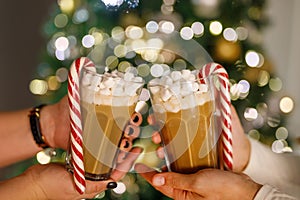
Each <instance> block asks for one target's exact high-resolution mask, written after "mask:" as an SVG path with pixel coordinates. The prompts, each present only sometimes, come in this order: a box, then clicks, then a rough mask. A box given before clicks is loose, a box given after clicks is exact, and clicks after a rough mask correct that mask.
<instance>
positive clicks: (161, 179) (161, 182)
mask: <svg viewBox="0 0 300 200" xmlns="http://www.w3.org/2000/svg"><path fill="white" fill-rule="evenodd" d="M164 184H165V177H163V176H155V177H154V178H153V185H155V186H162V185H164Z"/></svg>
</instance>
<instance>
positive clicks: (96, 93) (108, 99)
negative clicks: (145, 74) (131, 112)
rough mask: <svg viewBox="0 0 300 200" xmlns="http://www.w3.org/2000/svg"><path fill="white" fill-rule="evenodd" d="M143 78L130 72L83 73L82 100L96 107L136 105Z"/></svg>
mask: <svg viewBox="0 0 300 200" xmlns="http://www.w3.org/2000/svg"><path fill="white" fill-rule="evenodd" d="M143 85H144V82H143V78H141V77H139V76H137V75H136V74H135V73H133V72H132V71H130V70H127V71H126V72H125V73H121V72H119V71H117V70H115V71H113V72H111V73H104V74H96V73H95V72H90V71H84V73H83V75H82V80H81V87H82V88H81V94H82V100H83V101H86V102H88V103H93V104H96V105H113V106H129V105H133V104H134V103H136V101H137V99H138V96H139V95H138V94H139V91H140V89H141V88H142V87H143Z"/></svg>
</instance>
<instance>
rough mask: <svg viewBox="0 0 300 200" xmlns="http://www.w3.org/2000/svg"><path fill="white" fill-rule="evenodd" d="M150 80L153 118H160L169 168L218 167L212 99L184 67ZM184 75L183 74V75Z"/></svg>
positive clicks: (190, 169)
mask: <svg viewBox="0 0 300 200" xmlns="http://www.w3.org/2000/svg"><path fill="white" fill-rule="evenodd" d="M176 73H177V75H178V76H179V78H177V79H175V80H174V77H175V75H173V77H172V74H171V76H169V77H170V78H172V79H169V78H168V77H164V78H163V79H160V80H154V81H152V83H150V84H149V85H150V87H149V89H150V92H151V96H152V103H153V106H154V110H155V112H156V117H157V118H158V119H159V120H162V121H163V123H164V124H163V125H162V129H161V134H162V139H163V142H164V145H165V150H166V153H167V159H168V162H169V168H170V170H171V171H174V172H179V173H194V172H197V171H198V170H199V169H203V168H208V167H213V168H217V167H218V158H217V145H216V140H217V139H216V136H215V130H214V129H215V127H214V117H213V112H214V100H213V97H212V93H211V91H209V88H208V86H207V85H201V84H200V83H199V81H198V80H196V76H195V75H194V74H193V73H191V72H188V71H187V70H186V71H184V72H181V74H179V73H178V72H176ZM184 76H185V77H184Z"/></svg>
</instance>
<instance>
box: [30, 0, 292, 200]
mask: <svg viewBox="0 0 300 200" xmlns="http://www.w3.org/2000/svg"><path fill="white" fill-rule="evenodd" d="M265 6H266V1H265V0H185V1H183V0H181V1H180V0H177V1H176V0H152V1H147V0H140V1H139V0H102V1H101V0H60V1H58V4H55V5H54V10H53V13H52V15H51V16H50V19H49V21H48V22H47V23H46V24H45V27H44V33H45V38H46V40H47V41H48V42H47V48H46V50H45V52H44V54H43V55H42V57H41V60H42V62H41V63H40V65H39V66H38V69H37V76H38V77H37V79H35V80H32V81H31V83H30V88H31V91H32V93H34V94H37V95H38V96H39V98H40V101H44V102H47V103H50V102H54V101H57V100H58V99H60V98H61V97H62V96H64V95H65V94H66V92H67V81H66V80H67V74H68V68H69V66H70V65H71V63H72V62H73V60H74V59H76V58H78V57H81V56H87V55H88V54H89V53H90V52H91V51H92V50H93V49H95V48H97V45H101V44H102V43H101V41H103V40H104V39H107V38H108V37H112V38H113V37H114V35H115V34H116V33H119V34H120V33H123V34H126V32H128V31H130V29H132V28H136V29H137V30H140V29H141V28H144V27H147V26H149V27H152V29H151V30H156V29H157V30H156V31H159V30H161V29H162V27H164V26H165V27H168V28H167V29H166V30H169V31H171V32H173V31H177V32H179V34H180V36H181V37H182V38H183V39H184V40H195V41H197V42H198V43H199V44H201V45H202V46H203V47H204V49H206V51H207V52H208V53H209V54H210V56H211V57H212V58H213V60H214V61H215V62H217V63H220V64H222V65H223V66H224V67H225V68H226V70H227V71H228V73H229V76H230V81H231V84H232V85H231V95H232V103H233V104H234V105H235V107H236V108H237V111H238V113H239V116H240V119H241V120H242V122H243V125H244V127H245V131H246V133H247V134H249V135H250V136H252V137H255V138H256V139H258V140H261V141H262V142H264V143H266V144H269V145H273V147H274V148H273V150H274V151H276V152H282V151H289V150H291V149H290V148H289V146H288V143H287V140H288V138H287V133H288V131H287V129H286V128H285V127H284V126H285V118H286V115H287V114H288V113H289V112H290V111H291V110H289V108H288V106H286V102H288V101H290V100H291V99H290V98H289V97H280V94H281V93H279V92H280V90H281V88H282V85H281V84H282V83H281V80H280V79H279V78H278V77H276V74H275V72H274V69H273V68H272V64H271V62H270V61H269V60H268V57H267V56H266V55H264V48H263V46H262V30H263V28H264V27H265V26H267V24H268V19H267V16H266V15H265V13H264V9H265ZM114 42H115V44H113V45H112V46H113V47H112V49H113V50H115V48H116V47H117V44H116V43H118V40H117V39H116V38H115V41H114ZM112 52H114V51H112ZM110 56H113V57H110V59H113V61H115V62H112V60H111V61H110V63H115V64H114V66H113V67H114V68H117V67H118V65H120V64H121V63H123V64H124V62H122V61H125V60H126V59H125V60H124V58H122V59H121V58H120V56H119V57H118V55H116V53H115V55H110ZM127 60H130V61H131V64H133V65H135V66H137V65H138V64H140V63H139V62H138V61H137V60H138V59H132V58H128V59H127ZM179 61H180V62H182V60H179V59H178V60H176V61H174V62H173V63H172V65H173V66H175V65H176V64H175V63H177V64H178V62H179ZM181 64H182V63H181ZM184 65H188V64H187V63H184ZM119 67H120V66H119ZM136 178H137V177H136V176H132V175H128V177H127V179H128V182H127V183H128V184H129V183H130V184H134V185H131V187H130V188H131V190H132V191H129V192H127V193H126V194H127V195H122V198H125V199H126V198H129V199H134V195H141V196H140V198H141V199H154V198H157V197H159V196H161V195H160V194H159V193H157V192H154V191H153V192H152V193H151V195H152V196H151V195H150V194H149V193H147V192H146V191H147V189H145V187H150V186H147V184H146V183H145V182H143V181H142V180H140V179H137V181H133V182H132V179H136ZM137 185H139V186H140V187H139V188H137V189H132V188H136V187H137ZM141 185H142V186H141ZM144 190H145V192H144V193H147V195H144V196H143V195H142V194H143V191H144ZM117 196H118V195H115V197H111V198H117ZM104 198H106V197H104Z"/></svg>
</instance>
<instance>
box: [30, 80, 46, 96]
mask: <svg viewBox="0 0 300 200" xmlns="http://www.w3.org/2000/svg"><path fill="white" fill-rule="evenodd" d="M29 90H30V92H31V93H32V94H36V95H44V94H46V93H47V91H48V84H47V82H46V81H45V80H39V79H34V80H32V81H31V82H30V83H29Z"/></svg>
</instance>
